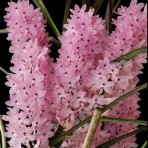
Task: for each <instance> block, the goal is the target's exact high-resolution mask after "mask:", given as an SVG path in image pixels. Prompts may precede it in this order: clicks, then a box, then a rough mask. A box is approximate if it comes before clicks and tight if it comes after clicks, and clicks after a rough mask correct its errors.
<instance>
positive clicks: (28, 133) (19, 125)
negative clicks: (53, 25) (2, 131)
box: [3, 0, 55, 148]
mask: <svg viewBox="0 0 148 148" xmlns="http://www.w3.org/2000/svg"><path fill="white" fill-rule="evenodd" d="M6 11H7V12H8V13H7V15H6V16H5V19H6V22H7V25H8V28H7V30H8V32H9V33H8V39H9V40H10V41H11V44H12V45H11V47H10V52H12V53H13V56H12V60H11V62H12V63H13V64H14V66H13V67H11V68H10V70H11V72H12V73H9V74H8V75H7V79H8V81H7V82H6V85H7V86H9V87H10V100H9V101H7V102H6V104H7V105H8V106H9V111H8V112H7V115H5V116H3V119H4V120H5V121H9V124H8V125H7V128H6V129H7V132H6V136H7V137H9V138H11V140H10V141H9V145H10V146H11V147H15V148H20V147H22V146H23V145H26V146H27V147H30V146H31V145H32V146H33V145H34V146H35V147H48V138H50V137H52V136H53V134H54V133H53V131H52V129H53V128H54V126H55V125H54V123H52V122H53V116H52V115H54V114H52V108H51V97H50V93H49V92H50V91H51V90H50V88H51V87H50V86H49V83H50V77H51V69H52V67H51V60H50V59H49V57H48V53H49V49H48V47H49V45H48V41H49V39H48V37H47V35H46V32H45V29H44V27H45V22H46V21H45V20H44V19H43V16H42V14H41V13H40V11H39V9H34V8H33V6H32V5H30V4H29V1H25V0H23V1H18V2H17V3H14V2H11V3H9V7H8V8H6ZM16 34H17V35H16ZM50 85H52V84H50ZM47 108H48V109H47ZM48 114H50V116H48ZM30 142H31V145H30Z"/></svg>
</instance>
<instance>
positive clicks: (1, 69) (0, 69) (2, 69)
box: [0, 66, 8, 75]
mask: <svg viewBox="0 0 148 148" xmlns="http://www.w3.org/2000/svg"><path fill="white" fill-rule="evenodd" d="M0 71H2V72H3V73H5V74H6V75H7V74H8V71H7V70H5V69H4V68H3V67H1V66H0Z"/></svg>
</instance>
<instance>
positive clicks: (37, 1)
mask: <svg viewBox="0 0 148 148" xmlns="http://www.w3.org/2000/svg"><path fill="white" fill-rule="evenodd" d="M33 1H34V3H35V4H36V5H37V6H38V7H39V8H40V9H41V11H42V12H43V14H44V16H45V18H46V19H47V21H48V23H49V25H50V27H51V29H52V30H53V32H54V33H55V35H56V36H57V38H58V37H59V36H60V35H61V34H60V32H59V30H58V29H57V27H56V25H55V23H54V22H53V20H52V18H51V16H50V14H49V12H48V10H47V9H46V7H45V5H44V3H43V1H42V0H33Z"/></svg>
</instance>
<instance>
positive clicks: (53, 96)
mask: <svg viewBox="0 0 148 148" xmlns="http://www.w3.org/2000/svg"><path fill="white" fill-rule="evenodd" d="M33 2H34V3H35V4H36V5H37V6H38V7H39V8H36V9H35V8H34V6H33V5H32V4H31V0H30V1H29V0H18V1H17V2H13V1H11V2H8V7H7V8H6V9H5V10H6V12H7V14H6V15H5V16H4V19H5V22H6V24H7V27H6V30H5V29H2V30H0V34H2V33H8V37H7V40H8V41H10V42H11V46H10V48H9V51H10V53H12V58H11V63H12V64H13V66H11V67H10V71H11V72H7V71H6V70H5V69H4V68H2V67H0V70H1V71H2V72H4V73H5V74H6V75H7V76H6V78H7V82H6V85H7V86H8V87H10V91H9V95H10V99H9V101H6V105H7V106H8V112H7V114H6V115H3V116H2V119H3V120H4V121H8V123H7V124H6V132H5V136H6V137H8V138H9V141H8V145H9V147H11V148H22V147H27V148H32V147H34V148H49V147H51V148H52V147H60V148H97V147H99V146H101V147H103V146H104V145H105V146H110V148H135V147H138V144H137V143H136V136H135V135H134V134H136V133H138V132H140V131H142V130H141V129H146V126H147V124H146V123H145V121H141V120H138V118H139V116H140V111H139V108H140V106H139V105H138V101H139V100H140V98H139V93H138V91H139V90H141V89H142V88H146V85H147V84H144V85H141V86H140V87H137V84H138V82H139V78H138V75H139V74H142V69H143V64H144V63H146V62H147V60H146V58H147V55H146V53H145V51H146V48H147V19H146V18H147V5H145V4H144V3H137V0H132V1H131V3H130V5H129V7H123V6H121V8H118V9H117V6H118V5H119V3H120V2H116V1H114V0H113V1H111V0H110V1H108V6H107V11H106V17H105V18H106V20H107V22H105V21H104V20H103V19H102V18H101V17H100V16H99V15H96V14H97V12H98V10H99V8H101V5H102V3H103V1H102V0H95V1H94V4H93V6H92V7H91V4H92V2H91V1H90V0H82V1H81V2H82V7H80V6H78V5H77V4H76V5H75V6H74V8H73V9H70V7H71V5H72V1H71V0H69V1H68V0H67V2H66V7H65V15H64V20H63V22H64V23H66V24H64V25H63V28H64V29H63V32H62V35H60V33H59V31H58V28H57V27H56V26H55V23H54V22H53V20H52V18H51V16H50V14H49V12H50V11H49V12H48V11H47V8H46V6H45V4H44V3H43V0H33ZM112 8H113V11H114V10H115V9H117V12H116V13H117V15H118V16H117V18H116V19H112V23H113V24H114V26H115V30H114V31H112V32H111V33H110V31H111V30H110V29H111V16H113V13H114V12H112ZM69 13H70V14H69ZM69 15H70V16H69ZM44 17H45V18H46V19H47V21H46V19H45V18H44ZM67 18H68V19H67ZM66 19H67V20H66ZM47 22H48V23H49V25H50V27H51V29H52V31H53V32H54V33H55V35H56V36H57V38H58V39H54V38H50V37H49V36H48V33H47V32H46V30H45V27H46V26H47V25H46V24H47ZM105 25H107V26H105ZM106 27H107V28H110V29H109V32H108V31H107V29H106ZM54 45H55V46H57V47H58V48H60V49H58V52H59V57H58V58H56V60H55V62H54V61H53V60H52V59H51V58H50V56H49V54H50V47H51V46H54ZM96 108H98V109H99V112H100V114H99V116H98V119H96V120H95V118H92V121H91V124H90V123H88V122H89V121H90V120H91V117H92V115H93V112H94V110H97V109H96ZM95 115H96V114H95ZM95 115H94V116H95ZM97 115H98V114H97ZM97 115H96V116H97ZM138 124H139V125H143V127H142V128H139V127H138ZM93 126H94V127H95V128H93ZM137 128H139V130H137ZM60 129H62V131H61V130H60ZM88 129H89V130H88ZM87 131H88V134H86V133H87ZM3 135H4V134H3ZM86 135H87V136H86ZM89 136H90V137H89ZM130 136H132V137H130ZM89 139H91V140H90V141H89ZM110 140H111V141H110ZM105 142H106V143H105ZM3 143H4V142H3ZM88 143H89V144H88Z"/></svg>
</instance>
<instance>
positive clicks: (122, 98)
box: [102, 83, 147, 112]
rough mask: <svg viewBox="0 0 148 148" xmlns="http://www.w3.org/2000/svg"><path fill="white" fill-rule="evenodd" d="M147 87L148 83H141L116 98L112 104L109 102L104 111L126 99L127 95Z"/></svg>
mask: <svg viewBox="0 0 148 148" xmlns="http://www.w3.org/2000/svg"><path fill="white" fill-rule="evenodd" d="M145 88H147V83H145V84H143V85H141V86H139V87H137V88H135V89H133V90H131V91H130V92H128V93H126V94H124V95H123V96H121V97H119V98H117V99H116V100H114V101H113V102H111V103H110V104H108V105H107V106H105V107H104V108H103V110H102V111H103V112H105V111H107V110H108V109H110V108H112V107H113V106H115V105H116V104H118V103H119V102H121V101H123V100H125V99H126V98H127V97H129V96H131V95H133V94H134V93H136V92H138V91H140V90H143V89H145Z"/></svg>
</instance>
